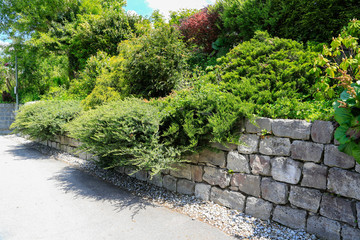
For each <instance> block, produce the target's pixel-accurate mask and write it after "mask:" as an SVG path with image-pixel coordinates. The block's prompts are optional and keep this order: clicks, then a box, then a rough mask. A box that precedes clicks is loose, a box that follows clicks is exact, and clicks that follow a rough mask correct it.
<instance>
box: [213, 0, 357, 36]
mask: <svg viewBox="0 0 360 240" xmlns="http://www.w3.org/2000/svg"><path fill="white" fill-rule="evenodd" d="M359 7H360V4H359V1H357V0H348V1H342V0H318V1H312V0H236V1H234V0H220V1H218V2H217V3H216V4H215V8H217V9H219V10H221V12H222V13H221V19H222V23H223V26H224V28H223V36H225V37H227V38H230V39H231V40H232V42H235V43H239V42H241V41H242V40H249V39H251V38H252V37H253V35H254V33H255V31H257V30H262V31H265V30H266V31H268V32H269V33H270V34H271V35H273V36H277V37H280V38H289V39H294V40H297V41H303V42H306V41H309V40H311V41H316V42H328V41H330V39H331V37H332V36H334V35H336V34H337V33H338V32H340V30H341V28H342V26H343V25H345V24H346V22H347V21H349V19H352V18H354V17H357V16H359V14H360V8H359Z"/></svg>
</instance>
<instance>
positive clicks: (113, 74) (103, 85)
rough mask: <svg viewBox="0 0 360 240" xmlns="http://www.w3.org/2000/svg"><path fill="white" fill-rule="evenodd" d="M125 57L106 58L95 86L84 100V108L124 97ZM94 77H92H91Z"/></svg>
mask: <svg viewBox="0 0 360 240" xmlns="http://www.w3.org/2000/svg"><path fill="white" fill-rule="evenodd" d="M123 61H124V59H123V58H122V57H120V56H115V57H111V58H109V59H107V60H106V65H105V66H102V67H101V68H100V71H99V73H96V75H98V76H97V77H96V80H95V87H94V89H93V90H92V91H91V93H90V94H89V95H87V96H86V98H85V99H84V100H83V101H82V105H83V108H84V109H91V108H95V107H96V106H99V105H102V104H104V103H107V102H110V101H114V100H119V99H121V98H124V96H125V93H124V68H123ZM91 79H92V78H91Z"/></svg>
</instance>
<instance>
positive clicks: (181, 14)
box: [169, 8, 200, 25]
mask: <svg viewBox="0 0 360 240" xmlns="http://www.w3.org/2000/svg"><path fill="white" fill-rule="evenodd" d="M198 12H200V10H198V9H184V8H183V9H180V10H178V11H170V20H169V24H170V25H180V24H181V20H184V19H187V18H189V17H190V16H192V15H194V14H196V13H198Z"/></svg>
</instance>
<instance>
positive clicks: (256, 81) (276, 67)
mask: <svg viewBox="0 0 360 240" xmlns="http://www.w3.org/2000/svg"><path fill="white" fill-rule="evenodd" d="M315 57H316V53H314V52H310V51H307V50H305V48H304V46H303V45H302V44H300V43H298V42H296V41H293V40H289V39H281V38H277V37H275V38H272V37H270V36H269V34H268V33H267V32H260V31H257V32H256V34H255V37H254V38H253V39H251V40H250V41H246V42H243V43H241V44H239V45H238V46H236V47H235V48H234V49H233V50H231V51H230V52H229V53H228V54H227V55H226V56H225V57H222V58H221V59H219V62H218V65H217V66H215V67H213V68H211V71H209V73H208V74H207V75H206V76H205V78H206V79H207V80H209V81H211V82H213V83H216V84H218V85H219V86H220V89H221V91H223V92H228V93H230V94H232V95H234V96H235V97H238V98H239V99H241V101H243V102H248V103H252V104H254V114H256V115H260V116H264V117H273V118H310V119H311V118H318V117H320V116H322V113H321V112H317V113H314V112H309V113H308V114H303V112H302V110H306V108H308V106H307V105H308V103H306V102H308V101H312V100H313V99H312V96H311V95H312V93H313V92H314V89H313V84H314V83H315V75H314V74H311V73H309V70H310V69H311V68H312V62H313V59H314V58H315ZM303 103H304V104H303ZM305 103H306V104H305ZM314 104H317V103H314ZM276 105H279V106H280V107H281V106H282V105H283V106H286V107H287V111H280V112H279V111H278V109H279V107H276ZM305 106H306V107H305ZM303 107H304V108H303ZM323 110H324V109H323ZM299 111H300V112H299ZM314 111H322V109H318V110H316V109H314ZM325 115H326V113H325ZM311 116H312V117H311Z"/></svg>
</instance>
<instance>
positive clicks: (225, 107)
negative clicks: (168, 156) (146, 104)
mask: <svg viewBox="0 0 360 240" xmlns="http://www.w3.org/2000/svg"><path fill="white" fill-rule="evenodd" d="M160 106H161V109H162V113H163V121H162V124H161V131H162V135H161V136H162V141H163V142H164V143H166V144H169V145H172V146H176V147H177V148H179V149H182V150H183V151H197V150H198V149H201V148H203V147H204V146H206V145H207V144H208V143H209V141H212V142H220V143H227V142H237V141H238V136H239V134H240V131H239V127H240V126H241V124H240V121H241V120H242V119H243V118H244V117H249V118H251V117H252V115H251V114H252V111H253V107H254V106H253V104H251V103H246V102H244V101H242V100H241V99H240V98H239V97H236V96H234V95H232V94H231V93H228V92H223V91H222V90H221V88H220V87H219V86H218V85H216V84H212V83H205V82H198V83H196V84H195V85H194V88H192V89H184V90H181V91H178V92H176V93H174V94H172V95H171V96H169V97H167V98H165V99H164V100H163V101H162V102H160Z"/></svg>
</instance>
